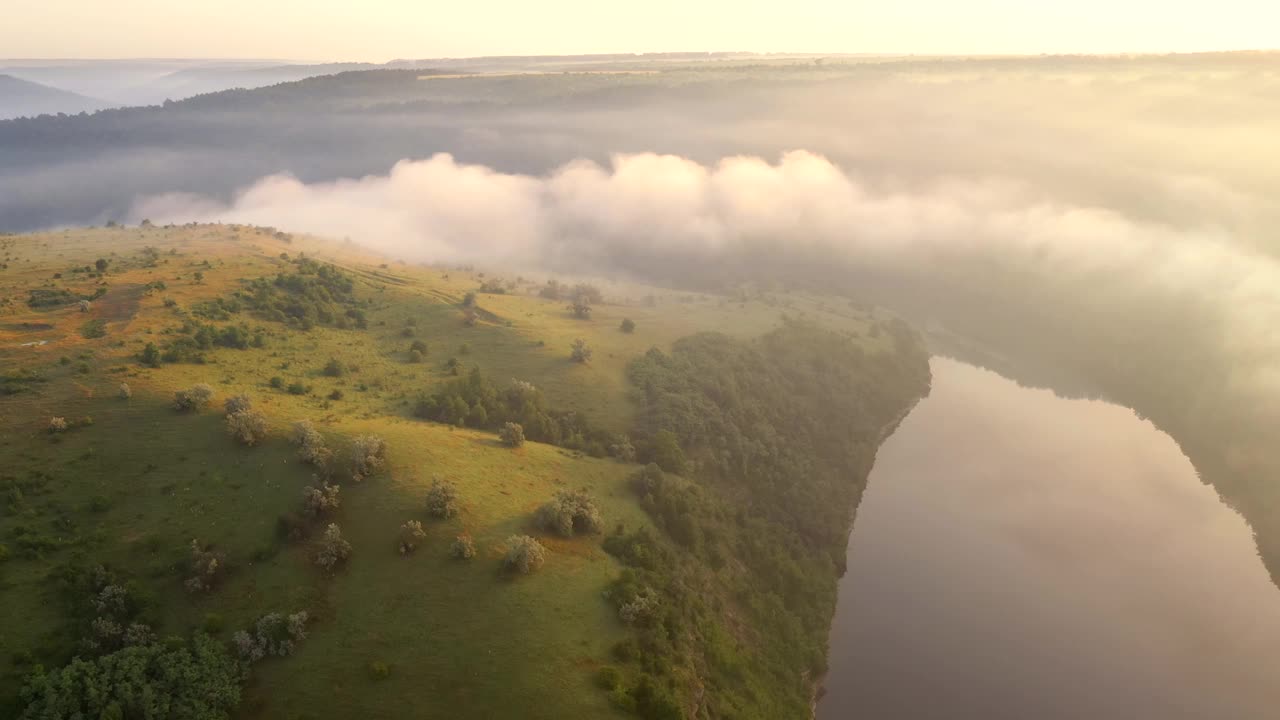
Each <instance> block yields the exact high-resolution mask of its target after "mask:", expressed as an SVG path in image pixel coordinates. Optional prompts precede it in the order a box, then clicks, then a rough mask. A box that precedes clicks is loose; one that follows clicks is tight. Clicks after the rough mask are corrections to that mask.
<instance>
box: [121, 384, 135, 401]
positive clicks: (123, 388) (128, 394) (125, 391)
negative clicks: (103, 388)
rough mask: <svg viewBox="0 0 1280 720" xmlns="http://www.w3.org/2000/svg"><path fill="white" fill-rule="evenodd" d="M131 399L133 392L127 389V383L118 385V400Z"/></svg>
mask: <svg viewBox="0 0 1280 720" xmlns="http://www.w3.org/2000/svg"><path fill="white" fill-rule="evenodd" d="M131 397H133V391H132V390H130V389H129V383H120V399H121V400H128V399H129V398H131Z"/></svg>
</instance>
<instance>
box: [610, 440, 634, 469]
mask: <svg viewBox="0 0 1280 720" xmlns="http://www.w3.org/2000/svg"><path fill="white" fill-rule="evenodd" d="M609 454H610V455H612V456H614V457H616V458H618V459H619V460H621V461H622V462H626V463H631V462H635V461H636V447H635V445H632V444H631V438H630V437H629V436H627V435H623V436H621V437H619V438H618V441H617V442H615V443H614V444H612V445H610V446H609Z"/></svg>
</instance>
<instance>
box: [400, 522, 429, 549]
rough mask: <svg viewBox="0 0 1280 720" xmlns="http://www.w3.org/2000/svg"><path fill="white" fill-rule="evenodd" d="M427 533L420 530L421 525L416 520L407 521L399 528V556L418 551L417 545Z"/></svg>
mask: <svg viewBox="0 0 1280 720" xmlns="http://www.w3.org/2000/svg"><path fill="white" fill-rule="evenodd" d="M426 536H427V533H426V531H425V530H423V529H422V523H421V522H419V521H417V520H409V521H408V522H406V523H405V524H403V525H401V526H400V554H401V555H408V554H409V553H411V552H413V551H414V550H417V549H418V543H419V542H420V541H421V540H422V538H424V537H426Z"/></svg>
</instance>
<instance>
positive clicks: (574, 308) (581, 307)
mask: <svg viewBox="0 0 1280 720" xmlns="http://www.w3.org/2000/svg"><path fill="white" fill-rule="evenodd" d="M569 312H571V313H573V316H574V317H576V318H578V319H579V320H590V319H591V303H589V302H587V301H586V300H584V299H582V298H574V299H573V302H571V303H569Z"/></svg>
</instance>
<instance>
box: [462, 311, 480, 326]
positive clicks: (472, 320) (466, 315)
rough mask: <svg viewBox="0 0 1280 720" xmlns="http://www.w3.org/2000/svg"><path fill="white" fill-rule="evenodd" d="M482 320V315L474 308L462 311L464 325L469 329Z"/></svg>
mask: <svg viewBox="0 0 1280 720" xmlns="http://www.w3.org/2000/svg"><path fill="white" fill-rule="evenodd" d="M479 319H480V315H479V314H478V313H476V311H475V310H474V309H473V308H467V309H466V310H464V311H462V324H463V325H466V326H467V327H475V325H476V322H477V321H478V320H479Z"/></svg>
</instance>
